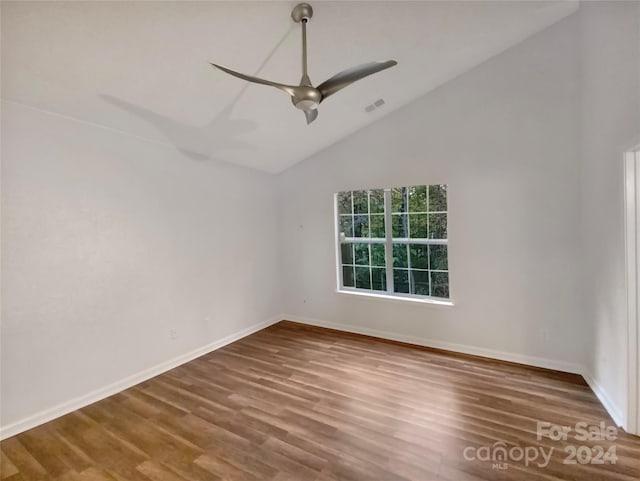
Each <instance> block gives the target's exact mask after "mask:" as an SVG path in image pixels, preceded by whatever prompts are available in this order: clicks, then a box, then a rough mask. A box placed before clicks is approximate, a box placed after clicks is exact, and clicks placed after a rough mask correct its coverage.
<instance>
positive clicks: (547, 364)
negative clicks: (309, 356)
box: [283, 315, 584, 375]
mask: <svg viewBox="0 0 640 481" xmlns="http://www.w3.org/2000/svg"><path fill="white" fill-rule="evenodd" d="M283 319H287V320H289V321H293V322H299V323H301V324H308V325H310V326H318V327H327V328H329V329H336V330H338V331H345V332H352V333H354V334H364V335H366V336H373V337H380V338H382V339H389V340H392V341H399V342H406V343H408V344H415V345H417V346H424V347H432V348H435V349H443V350H446V351H454V352H459V353H462V354H471V355H473V356H481V357H488V358H491V359H498V360H501V361H508V362H516V363H518V364H527V365H529V366H536V367H542V368H546V369H553V370H555V371H563V372H570V373H572V374H580V375H581V374H582V373H583V371H584V369H583V367H582V366H581V365H580V364H575V363H571V362H566V361H559V360H556V359H546V358H543V357H536V356H527V355H524V354H517V353H512V352H504V351H497V350H494V349H486V348H483V347H476V346H469V345H465V344H456V343H452V342H446V341H439V340H435V339H425V338H421V337H414V336H405V335H402V334H396V333H393V332H388V331H379V330H377V329H369V328H365V327H360V326H354V325H350V324H338V323H334V322H327V321H320V320H317V319H310V318H308V317H300V316H294V315H285V317H284V318H283Z"/></svg>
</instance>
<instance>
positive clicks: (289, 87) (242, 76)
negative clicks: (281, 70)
mask: <svg viewBox="0 0 640 481" xmlns="http://www.w3.org/2000/svg"><path fill="white" fill-rule="evenodd" d="M211 65H213V66H214V67H215V68H217V69H220V70H222V71H223V72H225V73H228V74H229V75H233V76H234V77H238V78H239V79H242V80H246V81H247V82H253V83H256V84H262V85H269V86H271V87H275V88H277V89H280V90H282V91H284V92H287V93H288V94H289V95H291V96H294V95H295V94H296V89H297V88H298V87H296V86H294V85H285V84H280V83H277V82H272V81H270V80H264V79H261V78H258V77H252V76H251V75H245V74H243V73H240V72H234V71H233V70H231V69H228V68H226V67H223V66H222V65H217V64H215V63H212V64H211Z"/></svg>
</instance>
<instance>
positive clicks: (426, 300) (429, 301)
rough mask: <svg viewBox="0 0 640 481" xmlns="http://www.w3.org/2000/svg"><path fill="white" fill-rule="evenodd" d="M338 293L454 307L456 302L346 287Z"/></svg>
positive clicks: (338, 290) (337, 290)
mask: <svg viewBox="0 0 640 481" xmlns="http://www.w3.org/2000/svg"><path fill="white" fill-rule="evenodd" d="M336 292H337V293H338V294H346V295H348V296H358V297H372V298H374V299H383V300H386V301H394V302H403V303H404V302H411V303H414V304H429V305H434V306H449V307H453V306H455V304H454V303H453V302H452V301H450V300H448V301H445V300H438V299H432V298H423V297H405V296H392V295H389V294H373V293H370V292H359V291H349V290H346V289H336Z"/></svg>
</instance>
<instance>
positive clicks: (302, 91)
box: [211, 3, 398, 124]
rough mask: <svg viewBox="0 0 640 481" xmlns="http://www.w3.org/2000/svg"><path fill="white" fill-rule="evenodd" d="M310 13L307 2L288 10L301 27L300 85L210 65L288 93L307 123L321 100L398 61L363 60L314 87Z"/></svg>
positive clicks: (315, 112) (314, 113)
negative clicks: (309, 62)
mask: <svg viewBox="0 0 640 481" xmlns="http://www.w3.org/2000/svg"><path fill="white" fill-rule="evenodd" d="M312 16H313V9H312V8H311V5H309V4H308V3H300V4H298V5H296V6H295V7H294V8H293V10H292V11H291V18H293V20H294V21H295V22H296V23H300V24H301V26H302V78H301V79H300V85H285V84H281V83H277V82H271V81H270V80H264V79H261V78H258V77H252V76H250V75H245V74H242V73H239V72H234V71H233V70H231V69H228V68H226V67H223V66H222V65H217V64H215V63H212V64H211V65H213V66H214V67H216V68H218V69H220V70H222V71H223V72H226V73H228V74H229V75H233V76H234V77H238V78H240V79H243V80H247V81H249V82H254V83H257V84H262V85H270V86H272V87H275V88H277V89H280V90H283V91H284V92H286V93H288V94H289V95H290V96H291V101H292V102H293V105H294V106H295V107H296V108H298V109H300V110H302V111H304V115H305V117H306V118H307V124H310V123H311V122H313V121H314V120H315V119H316V117H318V105H319V104H320V103H321V102H322V101H323V100H324V99H326V98H327V97H329V96H330V95H333V94H335V93H336V92H337V91H339V90H341V89H343V88H345V87H347V86H349V85H351V84H352V83H353V82H355V81H357V80H360V79H363V78H365V77H367V76H369V75H371V74H374V73H376V72H380V71H381V70H385V69H388V68H390V67H393V66H394V65H397V64H398V62H396V61H395V60H387V61H386V62H369V63H365V64H362V65H358V66H357V67H352V68H350V69H347V70H344V71H342V72H340V73H338V74H336V75H334V76H333V77H331V78H330V79H329V80H325V81H324V82H322V83H321V84H320V85H318V86H317V87H314V86H313V84H312V83H311V80H310V79H309V75H308V74H307V22H308V21H309V19H311V17H312Z"/></svg>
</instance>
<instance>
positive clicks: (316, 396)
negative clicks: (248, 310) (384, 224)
mask: <svg viewBox="0 0 640 481" xmlns="http://www.w3.org/2000/svg"><path fill="white" fill-rule="evenodd" d="M537 421H541V422H548V423H551V424H552V425H560V426H570V427H571V428H574V427H575V425H576V423H578V422H587V423H589V425H591V426H598V425H599V423H600V422H604V423H605V426H614V424H613V421H612V420H611V419H610V418H609V417H608V415H607V414H606V412H605V411H604V409H603V408H602V406H601V405H600V404H599V402H598V401H597V399H596V397H595V396H594V394H593V393H592V392H591V390H590V389H589V388H588V387H587V385H586V384H585V383H584V381H583V380H582V378H581V377H579V376H575V375H570V374H564V373H558V372H554V371H548V370H543V369H536V368H531V367H526V366H522V365H517V364H510V363H505V362H500V361H492V360H488V359H483V358H476V357H472V356H465V355H460V354H453V353H449V352H445V351H438V350H433V349H426V348H419V347H414V346H408V345H403V344H399V343H393V342H388V341H381V340H378V339H373V338H369V337H365V336H358V335H351V334H346V333H340V332H336V331H330V330H326V329H319V328H311V327H306V326H302V325H299V324H294V323H291V322H281V323H279V324H276V325H274V326H271V327H269V328H267V329H265V330H263V331H260V332H258V333H255V334H253V335H251V336H249V337H247V338H244V339H242V340H240V341H238V342H236V343H233V344H231V345H228V346H226V347H224V348H222V349H220V350H218V351H215V352H213V353H211V354H208V355H205V356H203V357H201V358H198V359H196V360H194V361H192V362H190V363H187V364H185V365H183V366H180V367H178V368H176V369H173V370H172V371H169V372H167V373H165V374H162V375H160V376H158V377H155V378H153V379H151V380H149V381H146V382H144V383H142V384H139V385H137V386H135V387H133V388H131V389H128V390H126V391H124V392H122V393H119V394H117V395H115V396H111V397H109V398H107V399H105V400H103V401H100V402H98V403H95V404H92V405H91V406H88V407H86V408H83V409H80V410H78V411H75V412H73V413H71V414H68V415H67V416H64V417H62V418H59V419H57V420H55V421H52V422H50V423H47V424H45V425H43V426H40V427H38V428H35V429H32V430H30V431H27V432H25V433H22V434H19V435H17V436H14V437H12V438H9V439H6V440H5V441H3V442H2V443H1V444H0V450H1V456H2V457H1V469H0V477H1V479H2V480H7V481H24V480H45V479H46V480H56V481H80V480H82V481H85V480H86V481H106V480H110V481H113V480H134V481H150V480H151V481H217V480H232V481H254V480H273V481H339V480H340V481H342V480H344V481H352V480H353V481H356V480H358V481H360V480H375V481H396V480H397V481H406V480H415V481H430V480H451V481H466V480H476V481H477V480H484V479H486V480H557V479H563V480H564V479H566V480H589V481H591V480H626V481H632V480H635V481H637V480H638V479H640V438H637V437H633V436H630V435H627V434H626V433H624V432H623V431H622V430H619V432H618V433H617V438H616V439H615V440H604V441H603V440H590V441H579V440H576V439H575V437H576V431H575V430H573V429H572V431H571V432H569V433H568V435H567V440H564V441H563V440H558V441H555V440H553V439H550V438H549V437H543V438H542V439H540V440H538V439H537V437H536V429H537ZM497 442H502V444H499V445H495V443H497ZM498 446H505V447H506V450H507V451H508V456H507V459H506V460H505V461H503V462H502V463H497V462H494V461H491V460H488V461H487V460H481V459H485V454H486V455H487V456H489V457H491V454H492V453H494V452H497V449H496V448H497V447H498ZM571 446H574V447H575V448H576V450H577V456H576V457H573V458H572V459H573V460H576V459H578V460H580V461H589V460H592V459H594V458H595V460H596V461H598V460H603V459H604V460H605V461H607V460H609V461H611V459H609V456H602V457H600V454H601V453H600V449H599V448H595V447H594V446H601V447H602V448H603V449H602V452H603V453H606V452H607V450H609V449H610V448H611V447H614V448H613V450H614V451H615V453H616V455H617V461H616V463H615V464H610V463H607V464H591V463H588V464H580V463H577V464H564V460H565V459H566V458H567V457H569V456H570V454H571V450H572V448H571ZM581 446H585V447H584V448H581ZM540 449H543V450H544V453H548V452H549V451H551V455H550V458H549V459H550V461H549V463H548V465H546V466H545V465H544V464H543V466H542V467H540V466H538V463H543V457H542V451H540ZM567 449H568V450H569V451H566V450H567ZM534 451H535V452H536V455H537V459H535V460H534V461H531V460H530V459H529V460H526V459H524V458H522V459H518V458H519V455H520V454H521V453H527V454H528V455H529V457H533V453H534ZM609 452H610V453H611V452H612V451H609ZM545 455H546V454H545ZM466 458H469V459H466ZM471 458H475V459H471ZM527 464H528V465H527Z"/></svg>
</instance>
